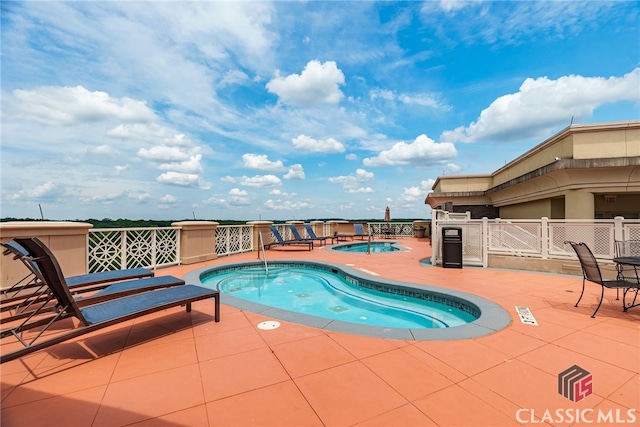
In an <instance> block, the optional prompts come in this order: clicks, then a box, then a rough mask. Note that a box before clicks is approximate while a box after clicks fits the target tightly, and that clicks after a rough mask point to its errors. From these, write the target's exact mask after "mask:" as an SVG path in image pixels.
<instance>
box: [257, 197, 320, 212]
mask: <svg viewBox="0 0 640 427" xmlns="http://www.w3.org/2000/svg"><path fill="white" fill-rule="evenodd" d="M264 206H265V207H266V208H267V209H273V210H281V211H295V210H300V209H311V208H313V207H314V205H313V204H311V203H309V202H292V201H291V200H285V201H280V200H272V199H269V200H267V201H266V202H264Z"/></svg>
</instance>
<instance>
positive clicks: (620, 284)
mask: <svg viewBox="0 0 640 427" xmlns="http://www.w3.org/2000/svg"><path fill="white" fill-rule="evenodd" d="M565 243H568V244H569V245H571V247H572V248H573V250H574V251H575V253H576V255H577V256H578V260H579V261H580V266H581V268H582V292H580V298H578V301H577V302H576V304H575V307H577V306H578V304H579V303H580V300H581V299H582V296H583V295H584V289H585V283H586V282H587V281H589V282H592V283H595V284H598V285H600V286H601V287H602V292H601V294H600V301H599V302H598V306H597V307H596V310H595V311H594V312H593V314H592V315H591V317H596V313H597V312H598V310H599V309H600V306H601V305H602V300H603V299H604V289H605V288H609V289H616V290H618V289H620V290H622V308H623V311H627V309H628V308H631V307H633V306H635V305H634V304H635V298H634V301H633V302H632V303H631V305H629V306H627V304H626V296H627V293H628V292H629V291H637V289H638V287H639V286H640V285H639V284H638V283H637V282H632V281H629V280H625V279H620V278H617V279H615V280H605V279H603V278H602V272H601V270H600V266H599V265H598V261H597V260H596V257H595V256H594V255H593V252H591V249H589V247H588V246H587V245H586V243H584V242H580V243H576V242H571V241H566V242H565ZM636 295H637V293H636Z"/></svg>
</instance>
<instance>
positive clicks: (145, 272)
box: [0, 241, 154, 320]
mask: <svg viewBox="0 0 640 427" xmlns="http://www.w3.org/2000/svg"><path fill="white" fill-rule="evenodd" d="M0 245H2V246H3V247H4V251H3V255H12V256H13V259H14V260H17V261H20V262H22V264H23V265H24V266H25V267H26V268H27V270H28V271H29V273H28V274H27V275H26V276H25V277H24V278H23V279H21V280H19V281H18V282H16V283H15V284H14V285H13V286H11V287H9V288H7V289H3V290H2V291H0V297H1V298H0V304H1V307H0V312H6V311H10V310H13V311H14V313H16V314H18V313H25V312H27V311H28V309H29V308H31V307H32V306H33V304H36V303H40V302H42V301H44V300H45V299H46V298H47V296H46V294H47V293H49V288H48V287H47V286H46V284H44V283H43V282H42V280H41V279H40V278H39V277H38V275H39V272H38V270H37V267H36V266H35V265H34V263H33V262H32V261H31V260H30V258H32V256H31V255H30V254H29V252H28V251H27V250H26V249H25V248H23V247H22V246H21V245H19V244H18V243H17V242H15V241H9V242H6V243H0ZM150 277H154V272H153V271H151V270H149V269H147V268H128V269H125V270H113V271H104V272H99V273H89V274H82V275H78V276H69V277H65V281H66V284H67V286H69V289H72V290H73V292H74V294H80V293H85V292H95V291H98V290H101V289H104V288H106V287H108V286H110V285H111V284H112V283H113V282H119V281H124V280H133V279H143V278H150ZM5 320H6V319H5Z"/></svg>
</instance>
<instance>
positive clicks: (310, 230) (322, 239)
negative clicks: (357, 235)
mask: <svg viewBox="0 0 640 427" xmlns="http://www.w3.org/2000/svg"><path fill="white" fill-rule="evenodd" d="M304 229H305V230H307V234H308V235H309V238H310V239H311V240H313V241H319V242H322V243H321V244H323V245H324V244H326V241H327V240H331V243H333V239H334V237H333V236H316V232H315V231H313V227H312V226H311V225H309V224H305V225H304Z"/></svg>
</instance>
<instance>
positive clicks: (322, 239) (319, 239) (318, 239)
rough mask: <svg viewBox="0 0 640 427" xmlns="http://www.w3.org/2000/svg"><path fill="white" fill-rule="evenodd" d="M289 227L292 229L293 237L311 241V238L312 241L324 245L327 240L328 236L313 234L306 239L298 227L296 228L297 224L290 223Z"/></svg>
mask: <svg viewBox="0 0 640 427" xmlns="http://www.w3.org/2000/svg"><path fill="white" fill-rule="evenodd" d="M289 229H290V230H291V234H293V237H294V238H295V239H296V240H297V241H301V242H303V241H309V240H311V241H312V242H320V244H321V245H324V243H325V242H326V241H327V238H326V237H312V236H311V235H310V236H309V238H308V239H304V238H302V237H301V236H300V233H299V232H298V229H297V228H296V226H295V225H293V224H289Z"/></svg>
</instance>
